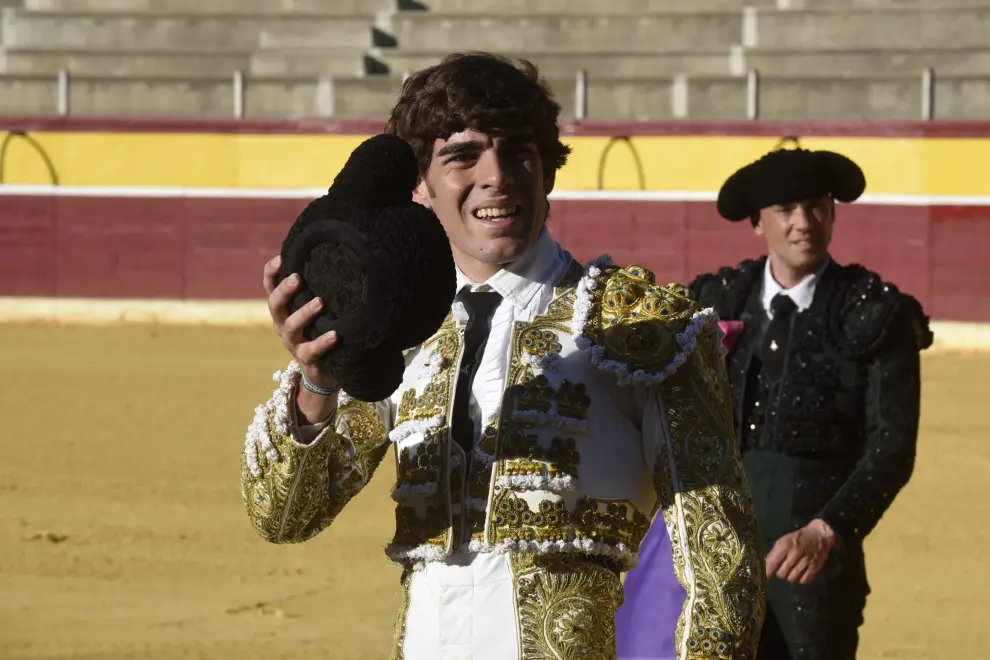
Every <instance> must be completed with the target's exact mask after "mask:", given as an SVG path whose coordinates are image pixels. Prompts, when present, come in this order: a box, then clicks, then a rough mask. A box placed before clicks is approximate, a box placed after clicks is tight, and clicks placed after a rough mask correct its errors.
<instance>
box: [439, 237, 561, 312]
mask: <svg viewBox="0 0 990 660" xmlns="http://www.w3.org/2000/svg"><path fill="white" fill-rule="evenodd" d="M570 261H571V255H570V254H569V253H568V252H567V251H566V250H564V249H563V248H562V247H561V246H560V244H559V243H557V241H555V240H554V239H553V237H552V236H551V235H550V231H549V230H548V229H547V228H546V227H544V228H543V229H542V230H541V231H540V236H539V238H537V239H536V243H534V244H533V245H532V246H531V247H530V248H529V249H528V250H527V251H526V252H524V253H523V254H522V256H520V257H519V258H518V259H516V260H515V261H513V262H512V263H510V264H508V265H507V266H505V267H504V268H503V269H502V270H500V271H498V272H497V273H495V274H494V275H492V276H491V277H490V278H488V280H487V281H485V282H484V283H483V284H478V283H476V282H472V281H471V280H470V279H469V278H468V277H467V276H466V275H465V274H464V273H463V272H461V269H460V268H457V291H458V293H459V292H460V291H461V290H462V289H463V288H464V287H470V288H471V289H472V290H479V289H482V288H483V287H487V288H490V289H492V290H494V291H497V292H498V293H500V294H501V295H502V297H503V298H504V299H506V300H508V301H509V302H511V303H512V304H513V305H514V306H516V307H518V308H519V309H525V308H526V307H527V306H528V305H529V303H530V302H531V301H532V300H533V297H534V296H536V294H537V293H539V292H540V290H541V289H542V288H543V287H544V286H546V285H549V286H553V285H555V284H556V283H557V281H558V280H559V279H560V278H561V277H562V276H563V274H564V272H565V271H566V269H567V266H568V265H570Z"/></svg>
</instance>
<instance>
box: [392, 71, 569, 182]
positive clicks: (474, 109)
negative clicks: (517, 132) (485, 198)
mask: <svg viewBox="0 0 990 660" xmlns="http://www.w3.org/2000/svg"><path fill="white" fill-rule="evenodd" d="M559 115H560V105H559V104H558V103H557V102H556V101H555V100H554V98H553V93H552V92H551V91H550V88H549V86H548V85H547V84H546V81H545V80H544V79H543V78H542V77H541V76H540V74H539V71H538V69H537V68H536V66H535V65H533V64H532V63H531V62H529V61H527V60H522V59H519V60H512V59H510V58H507V57H503V56H501V55H495V54H492V53H482V52H466V53H454V54H452V55H448V56H447V57H445V58H444V59H443V61H441V62H440V63H439V64H436V65H434V66H431V67H428V68H426V69H423V70H422V71H419V72H417V73H415V74H413V75H411V76H410V77H409V78H407V79H406V81H405V82H404V83H403V84H402V91H401V92H400V93H399V100H398V102H397V103H396V104H395V107H394V108H392V112H391V114H390V116H389V119H388V125H387V126H386V129H385V131H386V132H387V133H392V134H393V135H397V136H399V137H400V138H402V139H403V140H405V141H406V142H408V143H409V145H410V146H412V148H413V151H414V152H415V153H416V159H417V160H418V161H419V168H420V172H426V170H427V169H428V168H429V166H430V161H431V160H432V158H433V144H434V142H436V140H438V139H446V138H448V137H450V136H451V135H453V134H454V133H458V132H460V131H463V130H467V129H469V128H470V129H474V130H477V131H483V132H500V131H506V130H509V129H519V128H531V129H532V130H533V135H534V138H535V141H536V147H537V149H538V150H539V152H540V158H541V159H542V160H543V163H544V167H549V166H551V165H552V166H553V168H554V171H556V170H559V169H560V168H561V167H563V166H564V163H566V162H567V156H568V154H570V152H571V149H570V147H568V146H566V145H564V144H563V143H562V142H561V141H560V129H559V128H558V126H557V117H558V116H559Z"/></svg>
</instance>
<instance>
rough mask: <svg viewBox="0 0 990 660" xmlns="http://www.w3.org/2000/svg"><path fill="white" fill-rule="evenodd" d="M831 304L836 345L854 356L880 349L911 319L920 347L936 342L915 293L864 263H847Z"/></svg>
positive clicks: (841, 271) (830, 313)
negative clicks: (900, 287) (902, 289)
mask: <svg viewBox="0 0 990 660" xmlns="http://www.w3.org/2000/svg"><path fill="white" fill-rule="evenodd" d="M839 280H840V282H839V285H838V287H837V288H836V294H835V296H834V298H833V299H832V301H831V304H830V306H829V308H830V309H829V318H828V324H829V330H830V332H829V335H830V339H831V340H832V341H834V342H835V344H836V348H838V349H839V351H840V352H841V353H843V354H845V355H848V356H850V357H854V358H861V357H865V356H868V355H870V354H872V353H874V352H875V351H877V350H878V349H879V348H880V347H881V346H883V344H884V342H886V341H887V338H888V337H889V336H890V335H891V333H892V332H894V331H896V330H897V328H898V327H899V325H900V324H904V323H910V324H912V325H913V331H914V334H915V337H916V339H917V342H918V350H924V349H926V348H928V347H929V346H931V344H932V339H933V336H932V332H931V328H930V322H929V318H928V316H926V315H925V313H924V310H923V309H922V307H921V304H920V303H919V302H918V301H917V299H915V298H914V297H912V296H910V295H908V294H906V293H903V292H901V291H900V290H899V289H898V288H897V286H895V285H894V284H892V283H890V282H885V281H884V280H883V279H882V278H881V277H880V276H879V275H878V274H876V273H874V272H872V271H870V270H868V269H866V268H864V267H863V266H860V265H858V264H856V265H849V266H843V267H842V268H841V269H840V271H839Z"/></svg>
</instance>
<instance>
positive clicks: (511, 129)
mask: <svg viewBox="0 0 990 660" xmlns="http://www.w3.org/2000/svg"><path fill="white" fill-rule="evenodd" d="M559 116H560V105H558V104H557V102H556V101H555V100H554V99H553V95H552V93H551V92H550V87H549V86H548V85H547V83H546V81H545V80H544V79H543V78H542V77H541V76H540V75H539V71H538V70H537V68H536V67H535V66H533V64H532V63H530V62H527V61H526V60H513V59H511V58H506V57H502V56H500V55H495V54H492V53H475V52H470V53H455V54H453V55H449V56H447V57H445V58H444V59H443V61H441V62H440V63H439V64H436V65H434V66H432V67H428V68H426V69H423V70H422V71H419V72H417V73H415V74H413V75H412V76H410V77H409V78H408V79H406V81H405V82H404V83H403V85H402V91H401V92H400V94H399V100H398V102H396V104H395V107H394V108H392V112H391V113H390V115H389V120H388V124H387V125H386V132H388V133H392V134H394V135H397V136H399V137H400V138H402V139H403V140H405V141H406V142H407V143H408V144H409V145H410V146H412V148H413V151H414V152H415V154H416V159H417V161H418V162H419V172H420V182H419V185H418V186H417V188H416V191H415V193H414V195H413V198H414V199H415V200H416V201H417V202H419V203H421V204H423V205H425V206H428V207H430V208H431V209H433V210H434V211H435V212H436V214H437V216H439V218H440V221H441V223H442V224H443V227H444V229H445V230H446V232H447V236H448V238H449V239H450V243H451V247H452V250H453V253H454V259H455V260H456V261H457V265H458V266H459V267H460V268H461V270H462V271H463V272H464V274H465V275H467V276H468V277H469V278H471V279H472V280H474V281H475V282H484V281H486V280H487V279H488V278H490V277H491V276H492V275H494V274H495V273H497V272H498V271H499V270H500V269H501V268H502V267H504V266H505V265H507V264H509V263H512V262H513V261H514V260H516V259H518V258H519V256H520V255H522V254H523V253H524V252H525V251H526V249H527V248H529V247H530V246H532V245H533V244H534V243H535V242H536V240H537V239H538V238H539V236H540V232H541V230H542V229H543V225H544V223H545V222H546V217H547V208H548V202H547V195H548V194H549V193H550V190H551V189H552V188H553V183H554V180H555V176H556V173H557V170H559V169H560V168H561V167H563V166H564V163H565V162H567V156H568V154H569V153H570V151H571V150H570V147H568V146H566V145H565V144H563V142H561V140H560V127H559V126H558V125H557V118H558V117H559Z"/></svg>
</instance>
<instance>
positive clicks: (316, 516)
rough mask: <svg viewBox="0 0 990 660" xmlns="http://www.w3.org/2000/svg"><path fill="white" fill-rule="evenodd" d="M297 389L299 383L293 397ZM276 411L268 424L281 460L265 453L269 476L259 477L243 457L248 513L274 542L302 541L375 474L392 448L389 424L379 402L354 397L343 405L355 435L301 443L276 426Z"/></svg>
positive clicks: (328, 521)
mask: <svg viewBox="0 0 990 660" xmlns="http://www.w3.org/2000/svg"><path fill="white" fill-rule="evenodd" d="M295 392H296V390H295V387H293V389H292V391H291V392H290V393H289V394H288V398H289V400H290V401H294V400H295ZM274 417H275V411H274V410H272V411H270V412H269V419H268V426H269V429H272V431H271V434H272V438H271V440H272V443H273V444H274V445H275V448H276V450H277V452H278V454H279V456H280V457H281V460H279V461H276V462H275V463H268V462H267V459H263V462H262V463H261V465H262V469H263V476H262V477H261V478H258V479H256V478H254V476H253V475H251V473H250V472H249V471H248V469H247V466H246V464H245V462H244V459H243V458H242V461H241V492H242V496H243V500H244V504H245V507H246V508H247V512H248V517H249V518H250V520H251V523H252V525H253V526H254V528H255V529H256V530H257V532H258V533H259V534H260V535H261V536H262V537H264V538H265V539H267V540H268V541H271V542H273V543H299V542H301V541H305V540H306V539H309V538H311V537H313V536H315V535H316V534H318V533H319V532H321V531H323V530H324V529H326V528H327V527H328V526H329V525H330V524H331V523H332V522H333V521H334V519H335V518H336V517H337V516H338V515H339V514H340V512H341V510H342V509H343V508H344V506H345V505H346V504H347V503H348V502H349V501H350V500H351V498H353V497H354V496H355V495H356V494H357V493H358V492H360V490H361V489H362V488H364V486H365V485H366V484H367V483H368V481H369V480H370V479H371V475H372V474H373V473H374V471H375V469H376V468H377V467H378V465H379V464H380V463H381V460H382V458H384V456H385V453H386V452H387V451H388V442H386V436H385V426H384V425H383V424H382V422H381V420H380V419H379V418H378V413H377V411H376V409H375V406H374V404H371V403H364V402H361V401H357V400H352V401H350V402H348V403H346V404H344V405H342V406H341V407H340V410H339V411H338V418H339V419H340V420H341V421H342V422H343V423H344V425H346V428H347V430H348V433H349V435H350V439H348V438H347V437H345V436H342V435H337V434H335V433H328V434H327V435H326V436H325V437H323V438H321V439H320V440H319V441H318V442H316V443H315V444H313V445H299V444H297V443H295V441H294V440H293V439H292V438H291V436H289V435H287V434H281V433H277V432H275V431H274V429H275V423H274ZM262 456H263V455H262Z"/></svg>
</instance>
